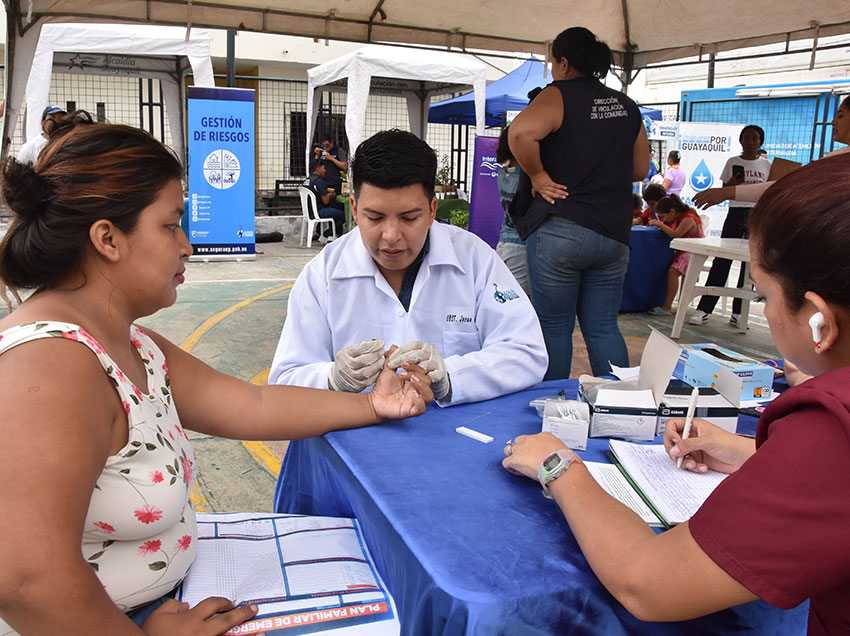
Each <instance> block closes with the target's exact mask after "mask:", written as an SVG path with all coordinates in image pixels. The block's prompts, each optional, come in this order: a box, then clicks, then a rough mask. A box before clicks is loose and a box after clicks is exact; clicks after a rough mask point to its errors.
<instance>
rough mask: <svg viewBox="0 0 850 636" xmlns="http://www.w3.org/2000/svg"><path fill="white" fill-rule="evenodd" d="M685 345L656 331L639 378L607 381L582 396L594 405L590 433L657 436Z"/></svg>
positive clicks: (636, 436) (600, 435)
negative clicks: (667, 391) (662, 406)
mask: <svg viewBox="0 0 850 636" xmlns="http://www.w3.org/2000/svg"><path fill="white" fill-rule="evenodd" d="M680 354H681V347H680V346H679V345H677V344H676V343H675V342H673V341H672V340H670V339H669V338H667V337H666V336H664V335H662V334H660V333H659V332H657V331H654V330H653V332H652V333H651V334H650V336H649V340H647V342H646V346H645V347H644V350H643V354H642V355H641V359H640V373H639V375H638V378H637V380H632V381H627V382H614V383H610V384H603V385H600V386H598V387H595V389H594V390H593V391H592V392H590V391H585V390H584V387H582V392H581V395H582V397H583V398H584V399H585V400H586V401H587V402H588V403H589V404H590V436H591V437H619V438H622V439H629V440H652V439H655V431H656V429H657V428H658V406H659V404H660V403H661V400H662V397H663V396H664V391H665V389H666V388H667V385H668V383H669V382H670V376H672V375H673V369H675V368H676V362H677V361H678V360H679V355H680Z"/></svg>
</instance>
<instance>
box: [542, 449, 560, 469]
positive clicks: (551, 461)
mask: <svg viewBox="0 0 850 636" xmlns="http://www.w3.org/2000/svg"><path fill="white" fill-rule="evenodd" d="M560 463H561V457H560V455H558V453H552V454H551V455H549V457H547V458H546V459H545V460H543V468H544V469H545V470H546V472H549V471H552V470H555V468H557V467H558V464H560Z"/></svg>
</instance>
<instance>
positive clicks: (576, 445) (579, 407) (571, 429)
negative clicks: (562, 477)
mask: <svg viewBox="0 0 850 636" xmlns="http://www.w3.org/2000/svg"><path fill="white" fill-rule="evenodd" d="M589 426H590V407H589V406H588V405H587V402H580V401H578V400H546V402H545V403H544V407H543V427H542V429H541V430H542V431H543V432H544V433H552V435H554V436H555V437H557V438H558V439H560V440H561V441H562V442H564V444H566V446H567V448H571V449H572V450H587V434H588V427H589Z"/></svg>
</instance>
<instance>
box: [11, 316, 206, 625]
mask: <svg viewBox="0 0 850 636" xmlns="http://www.w3.org/2000/svg"><path fill="white" fill-rule="evenodd" d="M130 336H131V343H132V345H133V347H134V348H135V349H136V351H137V352H138V353H139V356H140V357H141V359H142V362H143V363H144V366H145V370H146V371H147V380H148V393H144V392H143V391H142V390H141V389H140V388H139V387H137V386H136V385H134V384H133V382H132V381H131V380H130V379H129V378H128V377H127V376H126V375H125V374H124V373H123V372H122V371H121V369H119V368H118V366H117V365H116V364H115V363H114V362H113V360H112V358H110V357H109V354H107V353H106V352H105V351H104V349H103V347H102V346H100V344H99V343H98V342H97V341H96V340H95V339H94V338H93V337H92V336H91V335H89V334H88V333H87V332H86V331H85V330H84V329H82V328H81V327H79V326H77V325H72V324H68V323H62V322H46V321H45V322H38V323H31V324H27V325H19V326H15V327H12V328H10V329H8V330H6V331H4V332H2V333H0V354H2V353H4V352H6V351H8V350H9V349H11V348H12V347H16V346H18V345H21V344H24V343H26V342H30V341H33V340H38V339H41V338H65V339H67V340H75V341H77V342H79V343H80V344H81V345H84V346H86V347H88V348H89V349H90V350H91V351H92V352H93V353H94V355H95V356H97V359H98V361H99V362H100V364H101V366H102V367H103V369H104V372H105V373H106V375H107V376H108V377H109V379H110V380H111V382H112V385H113V386H114V388H115V391H116V392H117V393H118V395H119V397H120V398H121V402H122V404H123V406H124V411H125V412H126V413H127V424H128V428H129V436H128V437H129V439H128V441H127V445H126V446H124V448H122V449H121V450H119V451H118V452H117V453H116V454H115V455H111V456H110V457H108V458H107V460H106V464H105V465H104V467H103V472H101V474H100V477H99V478H98V480H97V482H96V484H95V487H94V491H93V492H92V496H91V501H90V502H89V509H88V514H87V515H86V521H85V529H84V532H83V537H82V554H83V558H84V559H85V560H86V562H87V563H88V564H89V565H90V566H91V567H92V569H93V570H94V571H95V573H96V574H97V576H98V578H99V579H100V582H101V583H102V584H103V586H104V588H105V589H106V592H107V594H109V597H110V598H111V599H112V600H113V602H114V603H115V604H116V605H117V606H118V607H119V608H120V609H121V610H123V611H129V610H132V609H133V608H136V607H138V606H140V605H143V604H145V603H148V602H150V601H152V600H154V599H157V598H159V597H160V596H162V595H163V594H165V593H166V592H169V591H170V590H172V589H173V588H174V587H176V586H177V585H178V584H179V583H180V582H181V581H182V580H183V577H184V576H185V575H186V572H187V571H188V569H189V566H190V565H191V564H192V561H193V560H194V558H195V541H196V538H197V529H196V526H195V512H194V510H193V509H192V507H191V504H190V503H189V489H190V488H191V486H192V478H193V474H194V473H193V465H194V461H195V459H194V454H193V452H192V445H191V443H190V442H189V438H188V437H187V436H186V433H185V432H184V430H183V427H182V426H181V425H180V420H179V418H178V416H177V410H176V408H175V406H174V402H173V400H172V397H171V388H170V381H169V377H168V365H167V364H166V361H165V356H164V354H163V353H162V351H160V349H159V347H157V346H156V344H155V343H154V342H153V340H151V339H150V338H149V337H148V336H147V335H146V334H145V333H144V331H142V330H141V329H140V328H138V327H136V326H135V325H133V326H131V329H130ZM10 629H11V628H9V627H8V626H7V625H6V623H4V622H3V620H2V619H0V635H4V636H5V635H6V634H14V632H12V631H10Z"/></svg>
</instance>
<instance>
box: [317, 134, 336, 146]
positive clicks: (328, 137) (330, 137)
mask: <svg viewBox="0 0 850 636" xmlns="http://www.w3.org/2000/svg"><path fill="white" fill-rule="evenodd" d="M319 141H329V142H331V143H332V144H333V143H336V142H335V141H334V138H333V135H331V134H330V133H325V134H324V135H322V136H321V137H319Z"/></svg>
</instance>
